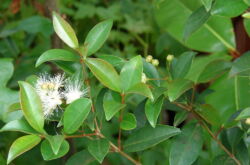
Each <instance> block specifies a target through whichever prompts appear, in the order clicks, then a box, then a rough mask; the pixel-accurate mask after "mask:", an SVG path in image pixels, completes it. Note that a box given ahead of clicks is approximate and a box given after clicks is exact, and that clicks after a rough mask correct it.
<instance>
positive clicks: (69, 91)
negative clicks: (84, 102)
mask: <svg viewBox="0 0 250 165" xmlns="http://www.w3.org/2000/svg"><path fill="white" fill-rule="evenodd" d="M64 88H65V91H64V92H63V95H64V98H65V100H66V104H70V103H72V102H73V101H75V100H77V99H79V98H81V97H84V96H85V95H86V94H87V92H88V89H84V90H81V83H80V81H78V80H76V81H70V80H68V81H67V83H66V85H65V87H64Z"/></svg>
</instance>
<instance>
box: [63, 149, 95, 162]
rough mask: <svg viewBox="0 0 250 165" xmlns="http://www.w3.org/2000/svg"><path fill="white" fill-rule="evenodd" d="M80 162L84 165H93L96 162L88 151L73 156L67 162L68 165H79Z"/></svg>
mask: <svg viewBox="0 0 250 165" xmlns="http://www.w3.org/2000/svg"><path fill="white" fill-rule="evenodd" d="M79 162H81V164H82V165H89V164H91V165H92V163H93V162H94V163H95V162H96V160H95V158H93V157H92V155H90V153H89V152H88V151H87V150H82V151H80V152H77V153H75V154H74V155H73V156H71V157H70V158H69V159H68V160H67V162H66V165H79Z"/></svg>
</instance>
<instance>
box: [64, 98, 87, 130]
mask: <svg viewBox="0 0 250 165" xmlns="http://www.w3.org/2000/svg"><path fill="white" fill-rule="evenodd" d="M90 110H91V100H89V99H87V98H80V99H78V100H75V101H74V102H72V103H71V104H70V105H69V106H67V108H66V109H65V112H64V115H63V126H64V131H65V133H67V134H72V133H74V132H75V131H77V130H78V128H79V127H80V126H81V125H82V124H83V121H84V120H85V119H86V118H87V116H88V114H89V112H90Z"/></svg>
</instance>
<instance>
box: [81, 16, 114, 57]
mask: <svg viewBox="0 0 250 165" xmlns="http://www.w3.org/2000/svg"><path fill="white" fill-rule="evenodd" d="M112 25H113V21H112V20H106V21H103V22H100V23H98V24H97V25H95V26H94V27H93V28H92V29H91V30H90V31H89V33H88V35H87V37H86V39H85V42H84V44H85V45H87V49H88V55H91V54H94V53H95V52H96V51H97V50H98V49H100V48H101V47H102V45H103V44H104V42H105V41H106V40H107V38H108V36H109V33H110V31H111V28H112Z"/></svg>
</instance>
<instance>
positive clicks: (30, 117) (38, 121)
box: [19, 81, 45, 133]
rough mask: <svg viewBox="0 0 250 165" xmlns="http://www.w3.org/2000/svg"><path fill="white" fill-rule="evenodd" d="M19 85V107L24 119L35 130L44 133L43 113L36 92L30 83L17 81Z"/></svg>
mask: <svg viewBox="0 0 250 165" xmlns="http://www.w3.org/2000/svg"><path fill="white" fill-rule="evenodd" d="M19 86H20V101H21V107H22V110H23V114H24V116H25V118H26V120H27V121H28V122H29V124H30V125H31V126H32V127H33V128H34V129H35V130H37V131H38V132H41V133H44V132H45V131H44V129H43V126H44V115H43V110H42V103H41V100H40V98H39V96H38V94H37V93H36V91H35V89H34V88H33V87H32V86H31V85H30V84H28V83H26V82H24V81H19Z"/></svg>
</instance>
